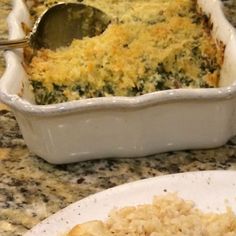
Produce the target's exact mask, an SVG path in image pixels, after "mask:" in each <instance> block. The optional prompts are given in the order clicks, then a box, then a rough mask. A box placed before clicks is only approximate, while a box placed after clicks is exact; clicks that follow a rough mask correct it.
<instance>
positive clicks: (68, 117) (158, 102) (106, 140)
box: [0, 0, 236, 164]
mask: <svg viewBox="0 0 236 236" xmlns="http://www.w3.org/2000/svg"><path fill="white" fill-rule="evenodd" d="M13 3H14V5H13V11H12V12H11V14H10V15H9V17H8V23H9V33H10V39H16V38H21V37H23V36H24V33H23V30H22V28H21V22H24V23H26V24H28V25H30V17H29V13H28V10H27V8H26V6H25V5H24V2H23V1H22V0H18V1H16V0H15V1H13ZM198 4H199V5H200V7H201V8H202V10H203V12H204V13H206V14H207V15H210V17H211V21H212V23H213V30H212V34H213V36H214V37H215V38H216V39H217V40H220V41H222V42H223V43H224V45H225V46H226V48H225V54H224V63H223V66H222V70H221V80H220V87H219V88H211V89H207V88H206V89H205V88H201V89H174V90H165V91H158V92H153V93H149V94H145V95H141V96H137V97H102V98H89V99H83V100H78V101H71V102H66V103H59V104H52V105H35V104H34V102H33V96H32V94H31V91H30V89H29V85H28V80H27V75H26V72H25V71H24V68H23V66H22V65H21V63H22V60H23V56H22V55H23V53H22V51H21V50H15V51H6V52H5V59H6V63H7V68H6V71H5V73H4V75H3V76H2V78H1V80H0V99H1V101H2V102H4V103H5V104H7V105H8V106H9V107H10V108H11V109H12V110H13V112H14V114H15V116H16V119H17V121H18V123H19V126H20V128H21V131H22V134H23V136H24V139H25V142H26V144H27V145H28V147H29V148H30V150H31V151H32V152H34V153H35V154H37V155H38V156H40V157H42V158H43V159H45V160H46V161H48V162H51V163H55V164H62V163H69V162H75V161H82V160H88V159H97V158H108V157H138V156H146V155H151V154H154V153H158V152H165V151H170V150H181V149H193V148H194V149H196V148H213V147H217V146H220V145H222V144H224V143H225V142H226V141H227V140H228V139H229V138H230V137H232V136H233V135H235V133H236V125H235V123H234V121H235V104H236V84H235V80H236V67H235V66H234V63H235V61H236V32H235V29H234V28H233V26H231V25H230V23H229V22H228V21H227V20H226V18H225V17H224V14H223V11H222V6H221V2H220V1H219V0H214V1H206V0H199V1H198Z"/></svg>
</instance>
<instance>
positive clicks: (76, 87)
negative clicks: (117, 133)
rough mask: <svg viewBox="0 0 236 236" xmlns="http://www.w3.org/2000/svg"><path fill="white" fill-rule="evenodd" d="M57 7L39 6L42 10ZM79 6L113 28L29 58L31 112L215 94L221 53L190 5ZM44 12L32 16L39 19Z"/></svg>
mask: <svg viewBox="0 0 236 236" xmlns="http://www.w3.org/2000/svg"><path fill="white" fill-rule="evenodd" d="M70 2H71V1H70ZM80 2H81V1H80ZM55 3H56V2H55V1H51V0H46V1H44V5H45V7H49V6H51V5H53V4H55ZM82 4H87V5H91V6H94V7H96V8H98V9H100V10H102V11H104V12H105V13H106V14H107V15H109V16H110V17H111V19H112V22H111V23H110V25H109V26H108V28H107V29H106V30H105V31H104V32H103V34H101V35H99V36H95V37H92V38H88V37H86V38H83V39H81V40H79V39H75V40H74V41H73V42H72V44H71V45H70V46H68V47H62V48H59V49H57V50H55V51H52V50H49V49H41V50H39V51H37V53H36V54H34V55H29V53H28V55H27V57H29V58H30V60H28V63H26V71H27V73H28V75H29V80H30V82H31V85H32V89H33V92H34V95H35V102H36V104H41V105H45V104H53V103H61V102H66V101H71V100H78V99H82V98H93V97H106V96H127V97H130V96H138V95H143V94H146V93H152V92H155V91H159V90H167V89H178V88H215V87H218V84H219V80H220V71H221V66H222V64H223V59H224V58H223V56H224V45H223V43H221V42H219V41H216V40H215V39H214V38H213V37H212V35H211V28H212V24H211V21H210V19H209V17H208V16H207V15H206V14H204V13H202V11H201V9H200V8H199V7H198V5H197V2H196V0H99V1H94V0H84V1H82ZM42 10H43V9H37V7H35V9H34V11H35V12H37V14H40V12H42ZM26 61H27V60H26Z"/></svg>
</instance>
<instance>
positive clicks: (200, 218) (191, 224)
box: [68, 194, 236, 236]
mask: <svg viewBox="0 0 236 236" xmlns="http://www.w3.org/2000/svg"><path fill="white" fill-rule="evenodd" d="M124 235H129V236H173V235H176V236H235V235H236V215H235V214H234V213H233V212H232V210H231V209H229V208H228V209H227V211H226V212H225V213H221V214H220V213H218V214H217V213H203V212H202V211H201V210H199V209H197V208H196V207H194V204H193V202H191V201H186V200H183V199H181V198H179V197H178V196H177V195H176V194H167V195H163V196H155V197H154V199H153V203H152V204H144V205H138V206H131V207H124V208H121V209H114V210H113V211H111V213H110V215H109V217H108V219H107V220H105V221H97V220H94V221H89V222H85V223H82V224H79V225H77V226H75V227H74V228H73V229H72V230H71V231H70V232H69V233H68V236H124Z"/></svg>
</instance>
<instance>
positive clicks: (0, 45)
mask: <svg viewBox="0 0 236 236" xmlns="http://www.w3.org/2000/svg"><path fill="white" fill-rule="evenodd" d="M28 44H29V39H28V38H24V39H15V40H0V50H6V49H14V48H23V47H25V46H27V45H28Z"/></svg>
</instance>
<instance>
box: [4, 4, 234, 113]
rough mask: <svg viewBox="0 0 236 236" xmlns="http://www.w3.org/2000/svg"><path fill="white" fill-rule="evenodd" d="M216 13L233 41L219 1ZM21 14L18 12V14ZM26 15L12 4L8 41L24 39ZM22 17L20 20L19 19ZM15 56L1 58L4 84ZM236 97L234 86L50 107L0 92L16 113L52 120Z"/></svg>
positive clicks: (8, 54) (17, 52)
mask: <svg viewBox="0 0 236 236" xmlns="http://www.w3.org/2000/svg"><path fill="white" fill-rule="evenodd" d="M215 3H216V7H218V9H217V10H220V12H221V14H220V16H219V17H220V18H221V19H220V20H222V21H224V23H225V24H227V26H228V27H230V28H231V30H232V31H231V32H230V33H231V36H232V37H233V38H234V39H235V41H236V30H235V28H234V27H233V26H232V25H231V24H230V23H229V22H228V20H227V19H226V17H225V16H224V14H223V10H222V3H221V2H220V1H219V0H215ZM20 10H21V12H20ZM22 11H23V12H24V13H25V16H24V17H25V19H26V21H29V18H30V16H29V13H28V10H27V8H26V5H25V4H24V2H23V1H21V0H20V1H19V0H14V1H13V10H12V11H11V13H10V14H9V16H8V18H7V22H8V27H9V39H16V38H19V37H22V36H24V33H23V30H22V27H21V22H20V21H19V15H20V14H22ZM22 15H23V14H22ZM22 15H21V16H22ZM17 55H18V56H22V51H21V50H14V51H5V53H4V57H5V60H6V65H7V66H6V71H5V73H4V74H3V76H2V78H1V80H6V79H7V77H9V76H14V75H15V70H14V69H15V67H16V66H17V64H18V63H19V62H18V60H17V58H16V57H17ZM235 96H236V83H234V84H233V85H231V86H227V87H220V88H210V89H209V88H199V89H170V90H163V91H157V92H153V93H148V94H144V95H140V96H136V97H100V98H88V99H81V100H75V101H69V102H64V103H58V104H50V105H36V104H32V103H30V102H28V101H27V100H25V99H23V98H21V97H20V96H18V95H17V94H8V93H7V92H4V91H0V100H2V101H3V102H4V103H5V104H7V105H9V106H10V107H12V108H13V109H15V110H18V111H21V112H24V113H30V114H34V115H37V116H51V115H58V114H62V113H63V114H64V113H72V112H77V111H78V110H79V111H84V110H95V109H117V108H118V109H119V108H127V109H130V108H139V107H143V106H150V105H153V104H157V103H158V104H161V103H169V102H173V101H174V102H177V101H181V100H185V101H186V100H189V101H191V100H205V99H207V100H218V99H230V98H232V97H235Z"/></svg>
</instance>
